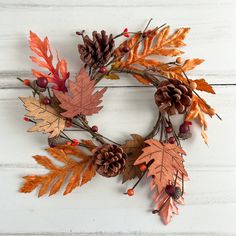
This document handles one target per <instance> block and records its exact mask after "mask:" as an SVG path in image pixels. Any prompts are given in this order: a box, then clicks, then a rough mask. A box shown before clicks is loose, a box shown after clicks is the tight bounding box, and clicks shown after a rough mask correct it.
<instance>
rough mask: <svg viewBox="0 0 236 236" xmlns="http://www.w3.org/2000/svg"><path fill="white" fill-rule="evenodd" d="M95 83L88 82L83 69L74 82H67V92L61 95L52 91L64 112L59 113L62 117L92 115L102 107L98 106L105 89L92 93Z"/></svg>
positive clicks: (87, 76)
mask: <svg viewBox="0 0 236 236" xmlns="http://www.w3.org/2000/svg"><path fill="white" fill-rule="evenodd" d="M94 89H95V81H94V80H90V77H89V75H88V74H87V72H86V71H85V69H83V68H82V69H81V70H80V73H79V74H78V75H77V77H76V81H75V82H72V81H69V83H68V90H69V92H66V93H63V92H60V91H56V90H54V91H53V92H54V94H55V96H56V97H57V98H58V100H59V101H60V103H61V104H60V107H61V108H62V109H64V110H65V112H63V113H61V114H62V115H63V116H64V117H67V118H73V117H75V116H77V115H81V114H82V115H93V114H95V113H98V112H99V111H100V110H101V109H102V106H98V105H99V104H100V103H101V102H102V100H101V98H102V96H103V94H104V93H105V91H106V89H107V88H103V89H101V90H100V91H97V92H95V93H94Z"/></svg>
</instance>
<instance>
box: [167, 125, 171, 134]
mask: <svg viewBox="0 0 236 236" xmlns="http://www.w3.org/2000/svg"><path fill="white" fill-rule="evenodd" d="M172 132H173V129H172V127H170V126H168V127H166V133H168V134H170V133H172Z"/></svg>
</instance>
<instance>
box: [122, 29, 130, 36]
mask: <svg viewBox="0 0 236 236" xmlns="http://www.w3.org/2000/svg"><path fill="white" fill-rule="evenodd" d="M128 32H129V30H128V28H125V29H124V30H123V35H124V36H125V37H126V38H128V37H129V33H128Z"/></svg>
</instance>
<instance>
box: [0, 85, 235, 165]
mask: <svg viewBox="0 0 236 236" xmlns="http://www.w3.org/2000/svg"><path fill="white" fill-rule="evenodd" d="M216 92H217V95H215V96H213V95H208V94H204V95H205V96H204V97H205V98H207V100H208V101H209V103H210V104H212V105H213V107H216V109H217V110H218V113H219V114H220V115H221V116H222V118H223V121H219V120H218V119H217V118H213V119H207V120H208V123H209V129H208V135H209V146H207V145H205V144H204V143H203V141H202V139H201V136H200V128H199V127H198V125H197V124H194V125H193V126H194V127H192V130H193V137H192V139H190V140H187V141H184V142H183V145H184V148H185V149H186V151H187V153H188V154H189V157H186V164H187V165H188V166H195V167H198V166H200V167H203V166H205V167H209V166H213V167H217V168H221V167H236V159H235V156H236V149H235V148H234V147H233V146H232V145H231V143H232V140H234V139H235V133H236V126H234V125H232V121H233V120H236V113H235V110H236V100H235V99H234V96H235V93H236V86H217V87H216ZM153 93H154V88H136V87H134V88H133V87H130V88H110V89H108V91H107V92H106V94H105V97H104V102H103V105H104V108H103V109H102V111H101V112H100V113H99V114H98V115H94V116H92V117H88V119H89V122H90V124H91V125H93V124H96V125H98V127H99V130H100V132H101V133H102V134H104V135H105V136H107V137H109V138H111V139H113V140H115V141H117V142H119V143H122V142H124V140H126V139H128V138H129V134H131V133H138V134H141V135H146V134H147V133H148V132H149V131H150V130H151V129H152V126H153V124H154V122H155V120H156V118H157V109H156V105H155V103H154V100H153ZM29 95H30V91H29V90H27V89H6V90H5V89H3V90H0V110H1V111H5V112H4V115H2V116H0V129H1V131H2V133H3V134H4V140H5V145H4V146H3V147H2V151H3V153H7V155H3V156H2V157H1V159H0V163H1V164H3V165H5V164H14V165H15V164H33V161H32V160H31V158H30V156H32V155H35V154H37V153H41V151H42V149H43V148H44V147H46V145H47V140H46V136H45V135H42V134H39V133H26V130H27V129H28V128H29V127H30V124H29V123H25V122H23V121H22V117H23V115H24V114H25V110H24V108H23V105H22V104H21V102H20V101H19V100H17V98H16V97H17V96H29ZM176 123H177V126H176V129H177V130H178V125H179V124H180V123H181V116H180V117H179V118H177V120H176ZM72 135H73V137H77V138H78V137H83V138H85V137H87V138H89V136H87V135H85V134H84V133H83V132H82V133H81V132H80V134H77V132H73V134H72ZM12 140H17V148H11V146H12V143H11V142H12ZM227 145H228V146H227ZM9 156H10V157H12V158H9Z"/></svg>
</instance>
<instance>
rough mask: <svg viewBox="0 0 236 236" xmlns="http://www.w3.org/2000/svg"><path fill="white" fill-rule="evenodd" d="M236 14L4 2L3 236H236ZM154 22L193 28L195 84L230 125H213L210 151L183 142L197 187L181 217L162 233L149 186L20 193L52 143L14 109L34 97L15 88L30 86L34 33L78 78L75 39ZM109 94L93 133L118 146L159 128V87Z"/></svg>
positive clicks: (223, 5)
mask: <svg viewBox="0 0 236 236" xmlns="http://www.w3.org/2000/svg"><path fill="white" fill-rule="evenodd" d="M235 12H236V1H235V0H192V1H188V0H184V1H175V0H173V1H172V0H159V1H157V0H135V1H126V0H120V1H118V0H113V1H110V0H104V1H102V0H100V1H99V0H90V1H88V0H87V1H85V0H78V1H76V0H71V1H68V0H62V1H59V0H52V1H43V0H41V1H36V0H21V1H20V0H19V1H17V0H8V1H0V62H1V63H0V130H1V136H0V137H1V142H0V150H1V157H0V189H1V190H0V235H69V234H72V235H77V234H81V235H87V234H89V235H91V234H92V235H111V234H113V235H120V234H127V235H139V234H140V235H148V234H153V235H179V236H180V235H181V236H182V235H218V236H219V235H236V215H235V212H236V149H235V144H236V141H235V140H236V126H235V125H234V122H235V120H236V82H235V81H236V68H235V58H236V46H235V42H236V14H235ZM150 17H153V18H154V22H155V23H156V24H162V23H165V22H167V23H168V24H170V25H171V26H173V28H174V27H178V26H190V27H191V28H192V31H191V33H190V35H189V37H188V40H187V42H188V43H189V47H187V48H186V51H187V54H186V55H185V57H186V58H187V57H200V58H205V59H206V63H204V65H202V66H200V67H199V68H198V69H197V70H196V71H195V72H193V73H192V74H191V75H192V76H193V77H195V76H200V77H202V76H205V77H206V78H207V79H208V80H209V81H210V82H211V83H212V84H214V88H215V90H216V92H217V95H216V96H215V97H212V96H208V95H207V96H206V97H207V99H208V100H209V102H210V103H211V104H212V105H214V106H215V107H216V108H217V110H218V112H219V113H220V115H221V116H222V118H223V121H222V122H219V121H218V120H217V119H211V120H209V131H208V132H209V146H208V147H207V146H205V145H204V144H203V142H202V141H201V138H200V135H199V132H200V130H198V128H196V129H195V130H194V134H193V139H192V140H191V141H187V142H185V143H184V147H185V149H186V151H187V152H188V153H189V155H188V157H187V158H186V166H187V169H188V171H189V175H190V179H191V181H190V182H189V183H188V184H187V186H186V192H187V194H186V205H185V206H183V207H181V209H180V215H179V216H175V217H174V219H173V221H172V223H171V224H169V225H168V226H164V225H162V223H161V222H160V219H159V217H156V216H153V215H152V214H150V209H151V204H150V202H151V201H150V197H149V189H148V186H144V184H142V185H141V186H140V187H139V188H138V189H137V193H136V195H135V197H132V198H128V197H127V196H124V195H123V194H122V192H123V191H124V190H125V189H126V188H127V187H128V185H124V186H122V185H121V184H120V182H119V180H118V179H102V178H101V177H99V176H97V177H96V178H94V180H93V181H92V182H90V183H89V184H88V185H86V186H85V187H83V188H82V189H78V190H76V191H74V192H73V193H72V194H71V195H69V196H66V197H62V196H61V195H57V196H55V197H51V198H48V197H43V198H40V199H38V198H37V197H36V194H35V193H33V194H30V195H23V194H19V193H18V192H17V189H18V187H19V185H20V184H21V178H20V177H21V176H22V175H25V174H27V173H32V172H37V173H43V171H44V170H43V169H41V168H39V167H38V165H35V163H34V162H33V160H32V158H31V156H32V155H34V154H44V151H43V148H44V147H45V146H46V140H45V136H43V135H40V134H27V133H25V131H26V129H27V126H28V124H26V123H23V122H22V116H23V114H24V110H23V107H22V105H21V104H20V102H19V101H18V100H17V96H20V95H27V94H28V93H29V90H27V89H23V88H21V87H20V86H19V84H18V83H17V82H16V80H15V77H16V76H21V77H23V78H28V77H30V70H31V67H32V64H31V63H30V61H29V59H28V56H29V54H30V52H29V49H28V43H27V37H28V31H29V30H30V29H32V30H33V31H35V32H37V33H39V34H40V35H41V36H45V35H46V34H47V35H48V36H49V38H50V41H51V43H52V45H53V46H54V48H57V49H58V50H59V52H60V55H61V56H63V57H66V58H67V59H68V62H69V68H70V71H71V72H72V73H75V72H77V71H78V69H79V58H78V53H77V49H76V45H77V43H78V38H77V37H76V36H75V34H74V32H75V31H77V30H81V29H88V31H90V32H91V31H92V30H93V29H103V28H104V29H107V30H108V31H112V32H114V34H115V33H119V32H120V31H121V30H122V29H123V28H125V27H129V28H130V29H132V30H136V29H138V28H140V27H144V25H145V23H146V21H147V20H148V19H149V18H150ZM102 85H106V86H109V87H110V88H109V90H108V92H107V94H106V95H105V99H104V109H103V110H102V112H101V113H100V114H99V115H96V116H94V117H92V118H91V119H90V122H91V124H93V123H96V124H97V125H98V126H99V127H100V130H101V132H102V133H104V134H105V135H107V136H109V137H111V138H112V139H115V140H117V141H122V140H124V139H126V138H128V134H129V133H133V132H137V133H140V134H145V133H146V132H148V129H150V128H151V126H152V124H153V122H154V120H155V112H154V109H155V105H154V103H153V99H152V96H153V91H154V90H153V88H150V87H149V88H143V87H140V85H139V84H138V83H136V82H135V81H134V80H133V79H131V78H122V79H121V80H120V81H117V82H108V81H105V82H103V84H102ZM140 94H142V95H141V96H140ZM114 104H115V105H114ZM105 124H106V125H105ZM73 135H75V134H74V133H73ZM129 185H131V183H130V184H129Z"/></svg>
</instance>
